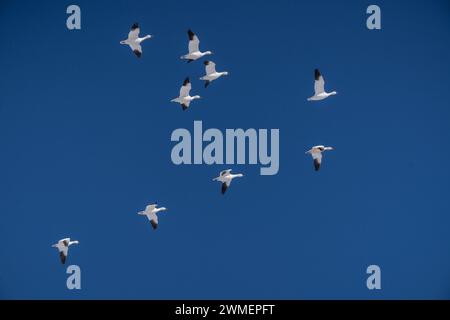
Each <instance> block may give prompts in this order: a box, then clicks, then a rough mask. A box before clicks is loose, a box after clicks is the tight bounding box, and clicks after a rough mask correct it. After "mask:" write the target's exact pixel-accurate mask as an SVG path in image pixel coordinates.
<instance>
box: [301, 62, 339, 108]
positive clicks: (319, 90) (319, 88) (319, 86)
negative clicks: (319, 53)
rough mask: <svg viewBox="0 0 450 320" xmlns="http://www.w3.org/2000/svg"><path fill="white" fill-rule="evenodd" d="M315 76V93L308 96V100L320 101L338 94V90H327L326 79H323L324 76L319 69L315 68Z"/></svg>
mask: <svg viewBox="0 0 450 320" xmlns="http://www.w3.org/2000/svg"><path fill="white" fill-rule="evenodd" d="M314 78H315V81H314V95H313V96H312V97H310V98H308V99H307V100H308V101H319V100H323V99H325V98H328V97H329V96H332V95H335V94H337V92H336V91H332V92H325V81H324V80H323V76H322V75H321V74H320V71H319V69H315V70H314Z"/></svg>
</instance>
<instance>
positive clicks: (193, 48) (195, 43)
mask: <svg viewBox="0 0 450 320" xmlns="http://www.w3.org/2000/svg"><path fill="white" fill-rule="evenodd" d="M188 36H189V46H188V47H189V53H188V54H185V55H184V56H181V57H180V58H181V59H185V60H187V62H188V63H189V62H192V61H195V60H197V59H200V58H201V57H203V56H207V55H210V54H212V52H211V51H205V52H201V51H200V49H199V44H200V40H199V39H198V37H197V35H196V34H195V33H193V32H192V30H190V29H189V30H188Z"/></svg>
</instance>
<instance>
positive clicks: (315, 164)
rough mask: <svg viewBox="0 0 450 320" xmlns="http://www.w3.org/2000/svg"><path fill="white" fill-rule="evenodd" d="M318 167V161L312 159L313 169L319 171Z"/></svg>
mask: <svg viewBox="0 0 450 320" xmlns="http://www.w3.org/2000/svg"><path fill="white" fill-rule="evenodd" d="M319 169H320V162H319V161H317V160H314V170H315V171H319Z"/></svg>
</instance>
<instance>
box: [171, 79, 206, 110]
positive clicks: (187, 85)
mask: <svg viewBox="0 0 450 320" xmlns="http://www.w3.org/2000/svg"><path fill="white" fill-rule="evenodd" d="M191 89H192V85H191V82H190V81H189V77H188V78H186V79H184V82H183V85H182V86H181V88H180V95H179V96H178V97H177V98H175V99H172V100H170V101H171V102H176V103H179V104H180V105H181V107H182V109H183V111H184V110H186V109H187V108H189V105H190V104H191V102H192V101H193V100H196V99H200V98H201V97H200V96H199V95H195V96H190V95H189V94H190V92H191Z"/></svg>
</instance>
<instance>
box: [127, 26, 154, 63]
mask: <svg viewBox="0 0 450 320" xmlns="http://www.w3.org/2000/svg"><path fill="white" fill-rule="evenodd" d="M139 32H140V28H139V24H138V23H134V24H133V25H132V26H131V31H130V33H128V39H126V40H123V41H120V44H127V45H129V46H130V48H131V50H133V52H134V54H135V55H136V56H137V57H138V58H140V57H141V55H142V47H141V42H142V41H145V40H147V39H150V38H151V37H152V36H151V35H149V34H148V35H146V36H145V37H143V38H139Z"/></svg>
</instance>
